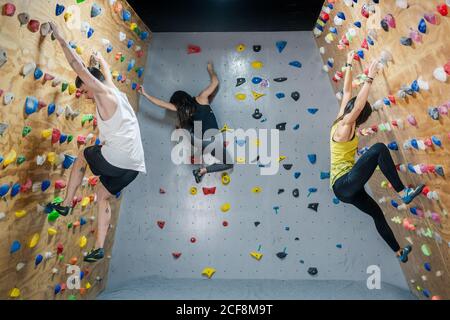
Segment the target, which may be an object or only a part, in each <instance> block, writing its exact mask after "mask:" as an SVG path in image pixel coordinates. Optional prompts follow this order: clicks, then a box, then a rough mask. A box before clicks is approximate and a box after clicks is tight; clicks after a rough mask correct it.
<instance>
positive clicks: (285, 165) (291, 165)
mask: <svg viewBox="0 0 450 320" xmlns="http://www.w3.org/2000/svg"><path fill="white" fill-rule="evenodd" d="M292 167H293V164H283V168H285V169H286V170H291V169H292Z"/></svg>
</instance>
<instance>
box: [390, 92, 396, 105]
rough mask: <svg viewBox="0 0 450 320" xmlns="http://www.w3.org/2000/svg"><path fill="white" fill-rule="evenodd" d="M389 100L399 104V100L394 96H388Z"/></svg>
mask: <svg viewBox="0 0 450 320" xmlns="http://www.w3.org/2000/svg"><path fill="white" fill-rule="evenodd" d="M388 99H389V101H390V102H391V103H392V104H397V100H395V97H394V96H393V95H392V94H390V95H388Z"/></svg>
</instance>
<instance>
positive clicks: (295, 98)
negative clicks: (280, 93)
mask: <svg viewBox="0 0 450 320" xmlns="http://www.w3.org/2000/svg"><path fill="white" fill-rule="evenodd" d="M291 98H292V99H293V100H294V101H298V100H299V99H300V93H299V92H298V91H294V92H292V93H291Z"/></svg>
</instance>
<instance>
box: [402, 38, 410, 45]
mask: <svg viewBox="0 0 450 320" xmlns="http://www.w3.org/2000/svg"><path fill="white" fill-rule="evenodd" d="M400 43H401V44H402V45H404V46H412V39H411V38H409V37H401V38H400Z"/></svg>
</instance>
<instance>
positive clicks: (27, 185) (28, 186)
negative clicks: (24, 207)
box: [20, 179, 33, 193]
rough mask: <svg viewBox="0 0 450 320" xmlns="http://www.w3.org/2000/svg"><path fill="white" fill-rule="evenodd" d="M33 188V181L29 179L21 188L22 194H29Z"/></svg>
mask: <svg viewBox="0 0 450 320" xmlns="http://www.w3.org/2000/svg"><path fill="white" fill-rule="evenodd" d="M32 186H33V182H32V181H31V179H28V180H27V182H25V183H24V184H22V185H21V186H20V192H21V193H24V192H28V191H30V190H31V188H32Z"/></svg>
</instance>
